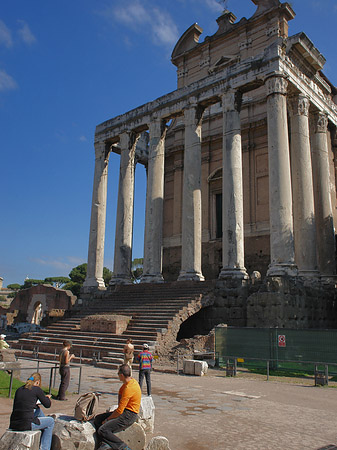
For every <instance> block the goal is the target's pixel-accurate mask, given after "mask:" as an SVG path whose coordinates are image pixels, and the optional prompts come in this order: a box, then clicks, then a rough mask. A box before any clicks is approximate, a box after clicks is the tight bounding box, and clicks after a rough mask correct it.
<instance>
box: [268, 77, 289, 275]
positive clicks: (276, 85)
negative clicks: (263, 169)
mask: <svg viewBox="0 0 337 450" xmlns="http://www.w3.org/2000/svg"><path fill="white" fill-rule="evenodd" d="M287 85H288V82H287V80H286V79H285V78H283V77H282V76H273V77H271V78H268V79H267V80H266V88H267V120H268V161H269V214H270V257H271V262H270V266H269V268H268V271H267V275H268V276H283V275H289V276H296V275H297V267H296V266H295V250H294V231H293V216H292V192H291V175H290V156H289V139H288V122H287V99H286V95H287Z"/></svg>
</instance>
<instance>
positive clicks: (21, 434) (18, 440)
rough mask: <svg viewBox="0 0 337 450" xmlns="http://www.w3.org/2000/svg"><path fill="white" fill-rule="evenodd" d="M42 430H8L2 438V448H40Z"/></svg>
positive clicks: (20, 449) (0, 440)
mask: <svg viewBox="0 0 337 450" xmlns="http://www.w3.org/2000/svg"><path fill="white" fill-rule="evenodd" d="M40 435H41V431H38V430H37V431H11V430H7V431H5V433H4V434H3V435H2V437H1V439H0V450H27V449H30V450H39V448H40Z"/></svg>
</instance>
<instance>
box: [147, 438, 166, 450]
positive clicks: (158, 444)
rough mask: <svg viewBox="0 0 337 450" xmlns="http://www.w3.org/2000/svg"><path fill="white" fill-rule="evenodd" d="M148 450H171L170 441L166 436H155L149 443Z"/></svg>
mask: <svg viewBox="0 0 337 450" xmlns="http://www.w3.org/2000/svg"><path fill="white" fill-rule="evenodd" d="M146 450H170V446H169V441H168V439H166V437H164V436H155V437H153V438H152V439H151V441H150V442H149V443H148V445H147V447H146Z"/></svg>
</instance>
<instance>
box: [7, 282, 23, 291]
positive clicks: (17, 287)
mask: <svg viewBox="0 0 337 450" xmlns="http://www.w3.org/2000/svg"><path fill="white" fill-rule="evenodd" d="M7 288H8V289H12V291H18V290H20V289H21V284H18V283H13V284H8V285H7Z"/></svg>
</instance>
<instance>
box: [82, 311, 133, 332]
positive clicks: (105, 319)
mask: <svg viewBox="0 0 337 450" xmlns="http://www.w3.org/2000/svg"><path fill="white" fill-rule="evenodd" d="M131 319H132V317H131V316H122V315H118V314H101V315H100V314H97V315H94V316H87V317H83V318H82V319H81V331H98V332H108V333H111V334H122V333H123V332H124V331H125V330H126V328H127V326H128V324H129V322H130V320H131Z"/></svg>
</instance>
